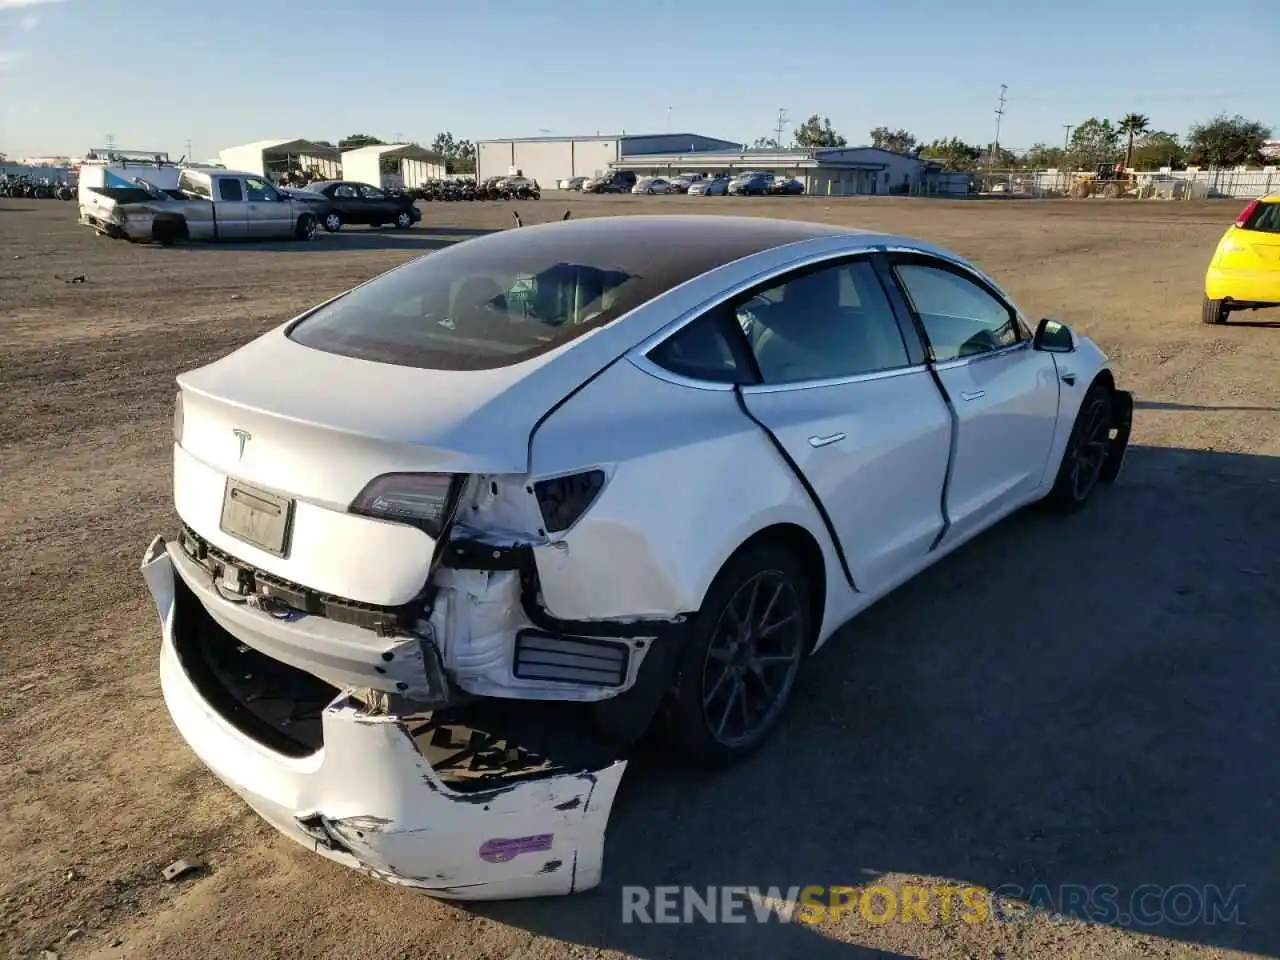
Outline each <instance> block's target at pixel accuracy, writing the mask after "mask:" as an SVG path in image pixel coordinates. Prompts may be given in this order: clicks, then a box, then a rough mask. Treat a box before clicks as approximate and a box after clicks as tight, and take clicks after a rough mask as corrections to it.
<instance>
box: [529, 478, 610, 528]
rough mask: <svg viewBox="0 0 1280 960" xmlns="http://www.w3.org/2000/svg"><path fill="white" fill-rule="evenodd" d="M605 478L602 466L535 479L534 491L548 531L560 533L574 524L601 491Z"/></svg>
mask: <svg viewBox="0 0 1280 960" xmlns="http://www.w3.org/2000/svg"><path fill="white" fill-rule="evenodd" d="M604 481H605V475H604V471H603V470H587V471H585V472H583V473H572V474H570V475H569V476H567V477H554V478H553V479H551V480H539V481H538V482H537V483H535V484H534V485H533V493H534V496H536V497H537V498H538V507H539V508H540V509H541V510H542V522H543V523H545V524H546V525H547V533H559V532H560V531H562V530H568V529H569V528H570V527H571V526H573V525H574V523H575V522H576V521H577V519H578V518H579V517H580V516H582V515H583V514H584V513H586V512H587V508H588V507H589V506H591V504H592V503H594V502H595V499H596V497H598V496H599V495H600V491H601V490H603V489H604Z"/></svg>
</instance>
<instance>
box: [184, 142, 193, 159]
mask: <svg viewBox="0 0 1280 960" xmlns="http://www.w3.org/2000/svg"><path fill="white" fill-rule="evenodd" d="M183 146H184V147H186V153H184V154H183V156H184V157H186V158H187V159H188V160H190V159H191V138H190V137H187V139H186V140H185V141H183Z"/></svg>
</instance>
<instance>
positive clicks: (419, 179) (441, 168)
mask: <svg viewBox="0 0 1280 960" xmlns="http://www.w3.org/2000/svg"><path fill="white" fill-rule="evenodd" d="M445 174H446V169H445V162H444V157H442V156H440V154H438V153H434V152H432V151H431V150H428V149H426V148H425V147H420V146H418V144H416V143H379V144H374V145H372V146H368V147H357V148H356V149H354V150H348V151H346V152H345V153H344V154H343V155H342V177H343V179H344V180H354V181H356V182H357V183H371V184H373V185H374V186H378V187H401V188H404V189H409V190H412V189H414V188H416V187H421V186H422V185H423V184H424V183H426V182H427V181H429V180H443V179H444V177H445Z"/></svg>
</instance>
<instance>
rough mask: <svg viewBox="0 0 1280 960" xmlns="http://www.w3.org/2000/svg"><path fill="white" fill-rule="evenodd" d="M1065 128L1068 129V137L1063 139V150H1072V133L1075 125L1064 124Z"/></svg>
mask: <svg viewBox="0 0 1280 960" xmlns="http://www.w3.org/2000/svg"><path fill="white" fill-rule="evenodd" d="M1063 126H1064V127H1066V128H1067V135H1066V136H1065V137H1063V138H1062V149H1063V150H1070V149H1071V131H1072V130H1074V129H1075V124H1072V123H1064V124H1063Z"/></svg>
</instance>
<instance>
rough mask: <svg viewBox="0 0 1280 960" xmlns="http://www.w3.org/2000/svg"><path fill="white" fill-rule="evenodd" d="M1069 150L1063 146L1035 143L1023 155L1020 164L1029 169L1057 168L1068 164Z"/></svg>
mask: <svg viewBox="0 0 1280 960" xmlns="http://www.w3.org/2000/svg"><path fill="white" fill-rule="evenodd" d="M1066 162H1067V151H1066V150H1064V149H1062V147H1050V146H1048V145H1046V144H1043V143H1034V144H1032V145H1031V148H1030V149H1029V150H1027V152H1026V153H1024V154H1023V155H1022V158H1021V162H1020V164H1019V165H1020V166H1023V167H1026V168H1027V169H1028V170H1051V169H1052V170H1057V169H1061V168H1062V167H1063V166H1065V165H1066Z"/></svg>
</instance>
